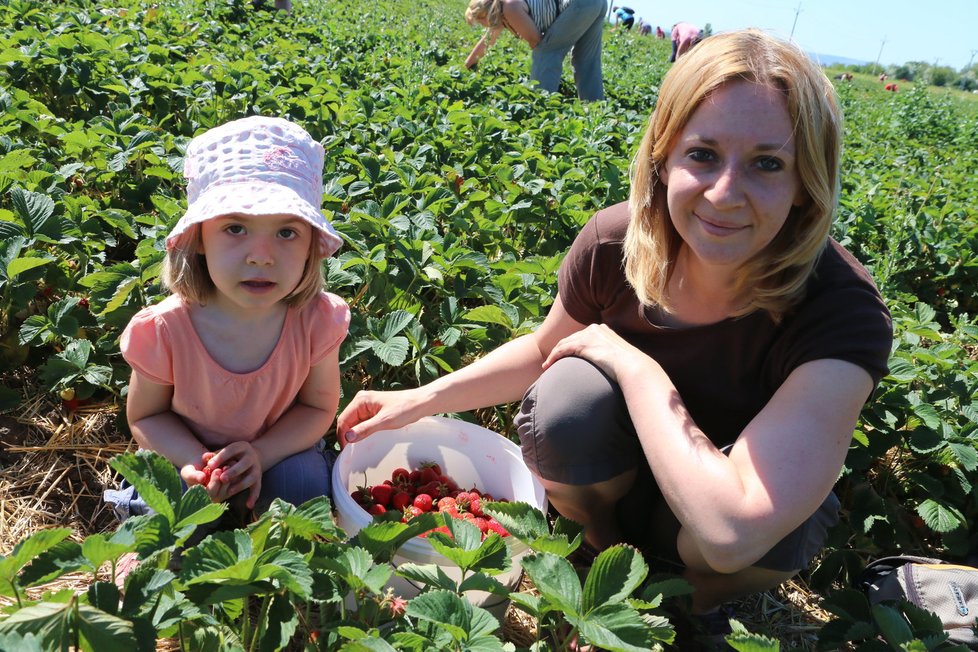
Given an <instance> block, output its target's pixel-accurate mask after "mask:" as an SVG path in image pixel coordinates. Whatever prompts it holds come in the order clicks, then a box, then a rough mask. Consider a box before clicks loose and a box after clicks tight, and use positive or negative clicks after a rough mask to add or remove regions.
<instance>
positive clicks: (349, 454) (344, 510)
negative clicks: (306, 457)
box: [332, 417, 547, 618]
mask: <svg viewBox="0 0 978 652" xmlns="http://www.w3.org/2000/svg"><path fill="white" fill-rule="evenodd" d="M428 461H432V462H438V464H439V465H441V468H442V471H443V472H444V473H446V474H447V475H449V476H451V477H452V478H454V479H455V480H456V481H457V482H458V484H459V486H460V487H465V488H468V487H472V486H475V487H478V488H479V490H480V491H482V492H483V493H490V494H492V496H493V497H494V498H497V499H499V498H505V499H507V500H510V501H521V502H525V503H529V504H530V505H533V506H534V507H537V508H538V509H540V511H543V512H546V505H547V500H546V495H545V493H544V490H543V485H541V484H540V481H539V480H537V478H535V477H534V476H533V474H531V473H530V470H529V469H528V468H526V465H525V464H524V463H523V454H522V452H521V451H520V448H519V446H517V445H516V444H514V443H513V442H511V441H510V440H509V439H507V438H506V437H503V436H502V435H500V434H498V433H495V432H492V431H491V430H486V429H485V428H481V427H479V426H476V425H473V424H471V423H466V422H464V421H459V420H457V419H446V418H444V417H426V418H424V419H421V420H419V421H417V422H415V423H413V424H411V425H409V426H406V427H404V428H399V429H397V430H383V431H380V432H376V433H374V434H373V435H370V436H369V437H367V438H366V439H364V440H363V441H360V442H355V443H352V444H348V445H347V446H346V447H345V448H344V449H343V450H342V452H340V455H339V457H337V459H336V463H335V464H334V465H333V477H332V484H333V504H334V505H335V507H336V511H337V521H338V523H339V526H340V527H341V528H343V529H344V530H345V531H346V533H347V534H348V535H349V536H353V535H354V534H356V533H357V532H359V531H360V528H362V527H364V526H366V525H367V524H369V523H370V522H371V520H372V519H373V517H372V516H371V515H370V514H368V513H367V512H366V511H365V510H364V509H363V508H362V507H360V506H359V505H358V504H357V503H356V502H355V501H354V500H353V498H351V497H350V492H352V491H353V490H354V489H356V488H357V487H358V486H360V485H374V484H380V483H381V482H383V481H384V480H389V479H390V477H391V472H392V471H393V470H394V469H396V468H398V467H403V468H407V469H416V468H419V467H420V465H421V463H422V462H428ZM504 540H505V541H506V543H507V546H508V547H509V550H510V553H511V556H512V558H513V564H512V567H511V568H510V570H508V571H506V572H504V573H501V574H499V575H496V576H495V578H496V579H497V580H499V581H500V582H501V583H502V584H504V585H506V586H507V587H509V588H510V589H513V588H515V587H516V584H517V582H518V581H519V578H520V572H521V571H520V565H519V558H520V557H522V556H523V555H524V554H526V552H527V551H528V550H529V549H528V548H527V546H526V544H524V543H522V542H521V541H518V540H516V539H514V538H512V537H506V538H505V539H504ZM404 562H413V563H416V564H437V565H439V566H441V567H442V570H444V571H445V573H446V574H447V575H448V576H449V577H451V578H452V579H454V580H455V581H456V582H457V581H459V580H460V579H461V571H460V570H459V569H458V567H456V566H455V565H454V564H452V563H451V562H450V561H448V560H447V559H445V558H444V557H443V556H442V555H440V554H438V553H436V552H435V551H434V549H433V548H432V547H431V544H430V543H429V542H428V541H427V540H426V539H423V538H421V537H415V538H413V539H411V540H410V541H408V542H407V543H405V544H404V545H403V546H402V547H401V548H400V549H399V550H398V552H397V554H396V555H395V556H394V559H393V564H394V566H395V567H397V565H398V564H401V563H404ZM389 586H391V587H392V588H393V589H394V591H395V593H397V594H399V595H401V596H403V597H406V598H410V597H413V596H414V595H417V593H418V592H419V591H420V589H421V588H422V587H421V586H417V585H415V584H414V583H412V582H410V581H408V580H406V579H405V578H402V577H399V576H396V575H395V576H394V577H392V578H391V581H390V582H389ZM465 596H466V597H467V598H468V599H469V601H470V602H472V603H473V604H476V605H479V606H481V607H483V608H485V609H488V610H489V611H491V612H493V614H494V615H496V616H497V617H498V618H501V617H502V612H504V611H505V609H506V605H507V604H508V602H509V601H508V600H507V599H506V598H503V597H502V596H497V595H493V594H491V593H487V592H484V591H467V592H466V593H465Z"/></svg>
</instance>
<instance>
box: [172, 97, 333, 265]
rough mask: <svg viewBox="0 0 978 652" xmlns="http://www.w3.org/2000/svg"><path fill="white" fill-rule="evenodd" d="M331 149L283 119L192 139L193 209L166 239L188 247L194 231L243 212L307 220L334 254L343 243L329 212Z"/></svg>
mask: <svg viewBox="0 0 978 652" xmlns="http://www.w3.org/2000/svg"><path fill="white" fill-rule="evenodd" d="M323 155H324V151H323V146H322V145H320V144H319V143H318V142H316V141H315V140H313V139H312V136H310V135H309V134H308V132H306V130H305V129H303V128H302V127H299V126H298V125H295V124H293V123H291V122H289V121H288V120H283V119H282V118H267V117H263V116H252V117H250V118H242V119H240V120H233V121H231V122H228V123H225V124H223V125H221V126H219V127H214V128H213V129H210V130H208V131H206V132H204V133H203V134H201V135H200V136H197V137H196V138H194V139H193V140H191V141H190V144H189V145H188V146H187V154H186V156H185V157H184V163H183V176H185V177H186V178H187V212H186V213H185V214H184V216H183V217H181V218H180V220H179V221H178V222H177V224H176V226H174V227H173V230H172V231H171V232H170V234H169V235H168V236H167V238H166V248H167V249H173V248H175V247H184V246H186V244H187V243H186V240H187V238H189V237H190V235H191V234H192V233H193V229H191V227H192V226H194V225H195V224H200V223H201V222H204V221H206V220H209V219H212V218H215V217H220V216H221V215H229V214H231V213H239V214H242V215H273V214H279V213H284V214H288V215H295V216H298V217H301V218H302V219H303V220H305V221H306V222H308V223H309V224H311V225H312V226H313V227H315V228H316V230H317V232H318V234H319V253H320V255H321V256H323V257H326V256H331V255H332V254H333V253H334V252H336V250H337V249H339V248H340V245H342V244H343V240H342V239H341V238H340V236H339V235H337V233H336V230H335V229H333V226H332V225H331V224H330V223H329V221H328V220H327V219H326V217H325V216H324V215H323V213H322V202H323Z"/></svg>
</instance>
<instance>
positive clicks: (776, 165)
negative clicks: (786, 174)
mask: <svg viewBox="0 0 978 652" xmlns="http://www.w3.org/2000/svg"><path fill="white" fill-rule="evenodd" d="M757 167H759V168H760V169H761V170H764V171H765V172H777V171H779V170H783V169H784V163H782V162H781V159H779V158H777V157H774V156H764V157H762V158H760V159H758V160H757Z"/></svg>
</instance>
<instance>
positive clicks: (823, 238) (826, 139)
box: [624, 29, 842, 321]
mask: <svg viewBox="0 0 978 652" xmlns="http://www.w3.org/2000/svg"><path fill="white" fill-rule="evenodd" d="M736 81H748V82H753V83H758V84H765V85H768V86H771V87H773V88H776V89H778V90H779V91H781V92H782V93H783V94H784V97H785V101H786V104H787V108H788V114H789V115H790V117H791V122H792V124H793V125H794V138H795V147H796V151H797V155H796V161H797V169H798V175H799V177H800V180H801V187H802V189H803V191H804V194H805V201H804V202H803V204H802V205H801V206H793V207H792V208H791V211H790V212H789V214H788V219H787V220H786V221H785V224H784V226H783V227H782V228H781V231H780V232H779V233H778V234H777V235H776V236H775V238H774V239H773V240H772V241H771V242H770V243H769V244H768V245H767V246H766V247H765V248H764V249H763V250H761V251H760V252H758V253H757V254H756V255H755V256H754V257H752V258H751V259H750V260H748V261H746V262H745V263H744V264H743V265H742V266H741V268H740V269H739V270H738V274H737V278H736V280H735V291H736V292H737V293H738V294H740V293H743V294H744V295H745V296H746V297H747V298H748V303H747V304H746V305H745V306H744V307H743V308H742V309H741V310H738V311H737V312H736V313H735V316H742V315H746V314H748V313H750V312H753V311H754V310H766V311H767V312H768V313H769V314H770V315H771V317H772V318H773V319H774V320H775V321H778V320H780V318H781V316H782V315H784V313H785V312H786V311H787V310H789V309H790V308H791V307H792V306H793V305H794V304H796V303H797V302H798V301H800V300H801V299H802V297H803V296H804V293H805V284H806V281H807V280H808V277H809V275H810V274H811V272H812V269H813V268H814V266H815V262H816V261H817V260H818V256H819V254H820V253H821V252H822V250H823V248H824V246H825V244H826V242H827V241H828V234H829V228H830V226H831V224H832V214H833V211H834V209H835V205H836V201H837V199H838V192H839V189H838V184H839V158H840V155H841V130H842V116H841V113H840V110H839V106H838V103H837V101H836V96H835V89H834V88H833V86H832V83H831V82H830V81H829V80H828V78H827V77H826V76H825V75H824V74H823V73H822V71H821V70H820V69H819V67H818V66H817V65H816V64H815V63H814V62H812V60H811V59H809V57H808V55H806V54H805V53H804V52H803V51H802V50H800V49H799V48H797V47H796V46H794V45H792V44H790V43H787V42H785V41H782V40H780V39H777V38H774V37H772V36H769V35H767V34H765V33H764V32H761V31H759V30H756V29H747V30H742V31H735V32H726V33H721V34H716V35H714V36H710V37H709V38H707V39H704V40H703V41H702V42H700V43H699V44H698V45H697V46H696V47H694V48H693V49H692V50H690V51H689V52H688V53H687V54H685V55H684V56H683V57H681V58H680V59H679V60H678V61H677V63H675V64H674V65H673V67H672V69H671V70H670V71H669V72H668V74H666V76H665V78H664V79H663V82H662V87H661V88H660V90H659V99H658V101H657V102H656V107H655V110H654V111H653V112H652V116H651V118H650V119H649V126H648V128H647V130H646V132H645V136H644V137H643V138H642V143H641V145H640V146H639V149H638V153H637V154H636V155H635V158H634V160H633V161H632V170H631V177H632V187H631V194H630V196H629V202H628V203H629V212H630V214H631V219H630V221H629V224H628V230H627V233H626V235H625V245H624V249H625V275H626V277H627V278H628V282H629V283H631V285H632V287H633V288H634V289H635V292H636V294H637V295H638V297H639V300H640V301H641V302H642V303H643V304H645V305H654V304H658V305H659V306H661V307H662V308H664V309H665V310H669V308H670V303H669V301H668V297H667V296H666V287H667V283H668V281H669V277H670V276H671V274H672V273H673V270H674V269H675V261H676V256H677V254H678V251H679V248H680V245H681V239H680V236H679V234H678V233H677V232H676V229H675V228H674V227H673V225H672V220H671V219H670V217H669V209H668V206H667V204H666V186H665V185H664V184H663V183H662V181H661V179H660V175H659V170H660V169H661V168H662V166H663V165H665V162H666V158H667V157H668V155H669V152H670V151H671V149H672V147H673V145H674V143H675V142H676V139H677V138H678V136H679V134H680V132H681V131H682V130H683V129H684V128H685V126H686V123H687V122H689V119H690V118H691V117H692V115H693V113H694V112H695V111H696V109H697V108H698V107H699V106H700V105H701V104H702V103H703V101H704V100H705V99H706V98H708V97H709V96H710V94H711V93H713V92H714V91H716V90H717V89H718V88H720V87H721V86H723V85H724V84H726V83H729V82H736Z"/></svg>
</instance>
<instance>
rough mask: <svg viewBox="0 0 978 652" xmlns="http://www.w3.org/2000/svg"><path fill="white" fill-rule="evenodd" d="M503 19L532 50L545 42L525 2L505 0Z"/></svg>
mask: <svg viewBox="0 0 978 652" xmlns="http://www.w3.org/2000/svg"><path fill="white" fill-rule="evenodd" d="M503 19H504V20H505V21H506V26H507V27H508V28H509V29H510V31H511V32H513V34H516V35H517V36H518V37H520V38H521V39H523V40H524V41H526V42H527V43H528V44H529V46H530V49H531V50H532V49H533V48H535V47H536V46H537V45H539V44H540V41H542V40H543V35H542V34H540V30H538V29H537V26H536V23H534V22H533V17H532V16H530V11H529V9H528V8H527V6H526V2H525V1H524V0H504V2H503Z"/></svg>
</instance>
